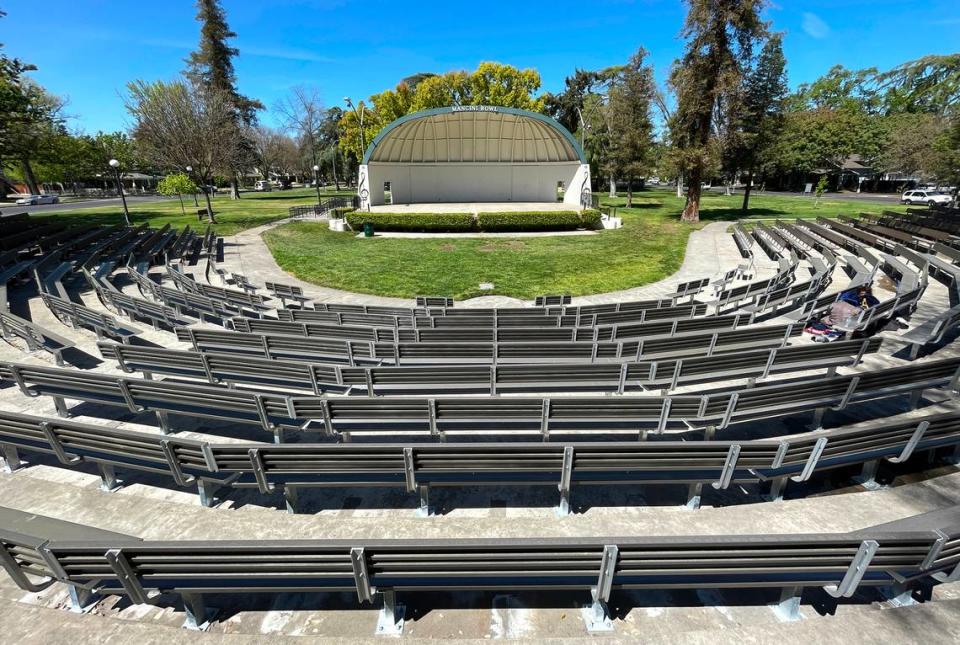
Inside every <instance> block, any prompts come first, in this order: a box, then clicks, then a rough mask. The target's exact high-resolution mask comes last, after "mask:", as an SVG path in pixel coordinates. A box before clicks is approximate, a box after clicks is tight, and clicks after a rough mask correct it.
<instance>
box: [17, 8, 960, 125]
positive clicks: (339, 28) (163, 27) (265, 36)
mask: <svg viewBox="0 0 960 645" xmlns="http://www.w3.org/2000/svg"><path fill="white" fill-rule="evenodd" d="M223 4H224V6H225V7H226V9H227V12H228V19H229V21H230V25H231V27H232V28H233V30H234V31H236V32H237V33H238V38H237V39H236V40H235V42H234V44H235V45H236V46H237V47H239V49H240V57H239V58H238V59H237V60H236V67H237V76H238V79H239V85H240V90H241V91H242V92H243V93H245V94H247V95H249V96H253V97H256V98H258V99H260V100H261V101H262V102H263V103H264V104H265V105H267V106H268V107H270V106H272V105H273V104H274V102H275V101H276V100H277V99H278V98H279V97H281V96H283V95H284V94H285V93H286V92H287V90H288V89H289V88H290V87H291V86H294V85H298V84H305V85H314V86H316V87H317V88H319V90H320V92H321V94H322V96H323V97H324V100H325V101H326V102H327V104H328V105H342V100H343V97H344V96H351V97H353V98H354V99H355V100H356V99H358V98H365V97H367V96H369V95H370V94H372V93H375V92H378V91H381V90H383V89H385V88H388V87H393V86H394V85H396V83H397V81H398V80H399V79H401V78H403V77H404V76H408V75H410V74H412V73H415V72H421V71H431V72H444V71H447V70H451V69H473V68H474V67H476V65H477V63H479V62H481V61H485V60H494V61H499V62H503V63H510V64H512V65H516V66H518V67H535V68H537V69H538V70H539V71H540V73H541V75H542V78H543V88H542V89H544V90H558V89H560V88H562V86H563V79H564V78H565V77H566V76H567V75H568V74H570V73H571V72H572V71H573V70H574V68H576V67H581V68H587V69H596V68H601V67H605V66H608V65H612V64H617V63H621V62H623V61H624V60H626V58H627V57H628V56H629V55H630V54H631V53H632V52H633V51H634V50H635V49H636V48H637V47H639V46H641V45H642V46H644V47H646V48H647V50H649V51H650V53H651V60H652V62H653V64H654V66H655V69H656V73H657V77H658V78H659V79H661V80H662V79H663V78H664V77H665V75H666V73H667V70H668V68H669V66H670V63H671V62H672V61H673V60H674V59H675V58H676V57H677V56H678V55H679V54H680V52H681V50H682V46H683V44H682V42H681V41H680V40H678V38H677V33H678V31H679V30H680V27H681V25H682V22H683V18H684V7H683V5H682V3H680V2H679V1H678V0H593V1H591V2H569V1H567V0H551V1H550V2H547V1H545V0H533V1H527V2H518V1H516V0H513V1H511V2H507V1H504V0H487V1H486V2H463V1H461V0H449V1H447V2H434V1H430V0H421V1H420V2H396V1H384V0H364V1H360V0H264V1H260V2H251V1H250V0H243V1H241V0H224V3H223ZM0 8H2V9H4V10H5V11H6V12H7V13H8V16H7V18H5V19H3V20H0V42H3V43H5V46H6V51H7V53H8V54H10V55H13V56H19V57H21V58H23V59H25V60H27V61H30V62H32V63H34V64H35V65H36V66H37V67H38V68H39V69H38V71H37V72H35V74H34V76H35V78H36V79H37V80H38V81H39V82H40V83H42V84H43V85H44V86H45V87H46V88H47V89H48V90H50V91H52V92H54V93H57V94H60V95H63V96H66V97H68V98H69V107H68V113H69V114H70V115H71V117H72V118H71V124H72V125H73V127H75V128H77V129H81V130H84V131H87V132H96V131H97V130H108V131H109V130H116V129H121V128H124V127H125V126H126V125H128V119H127V116H126V113H125V111H124V109H123V101H122V98H121V93H122V92H123V89H124V85H125V84H126V83H127V82H128V81H130V80H133V79H138V78H141V79H147V80H153V79H170V78H173V77H175V76H176V75H177V74H178V72H179V71H180V70H182V69H183V59H184V57H186V56H187V54H188V53H189V52H190V50H191V49H192V48H193V47H194V45H195V43H196V40H197V35H198V25H197V23H196V22H195V21H194V19H193V17H194V13H195V9H194V6H193V2H192V0H163V1H162V2H140V1H137V2H134V1H132V0H72V1H67V0H43V2H40V3H38V2H37V1H36V0H0ZM765 14H766V18H767V19H768V20H770V21H772V23H773V28H774V29H776V30H779V31H784V32H786V38H785V41H784V47H785V50H786V56H787V61H788V73H789V76H790V84H791V85H792V86H795V85H797V84H799V83H802V82H805V81H810V80H813V79H815V78H817V77H818V76H819V75H821V74H823V73H824V72H826V71H827V70H828V69H829V68H830V66H832V65H833V64H835V63H841V64H843V65H845V66H847V67H850V68H860V67H870V66H876V67H880V68H888V67H891V66H893V65H896V64H897V63H900V62H903V61H905V60H909V59H912V58H917V57H919V56H922V55H924V54H931V53H941V54H942V53H949V52H951V51H956V50H957V49H958V47H957V46H958V44H960V2H957V0H844V1H842V2H838V1H836V0H833V1H827V0H805V1H800V0H778V2H776V3H772V4H770V6H769V7H768V9H767V10H766V11H765ZM263 118H264V121H265V122H267V123H268V124H272V123H273V120H272V117H271V115H270V114H269V112H268V113H267V114H266V115H264V117H263Z"/></svg>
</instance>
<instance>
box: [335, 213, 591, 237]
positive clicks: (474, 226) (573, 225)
mask: <svg viewBox="0 0 960 645" xmlns="http://www.w3.org/2000/svg"><path fill="white" fill-rule="evenodd" d="M346 218H347V223H348V224H350V227H351V228H353V229H354V230H356V231H359V230H360V229H362V228H363V225H364V224H366V223H368V222H369V223H371V224H373V228H374V230H378V231H405V232H414V231H417V232H432V233H439V232H444V233H465V232H472V231H483V232H500V231H503V232H516V231H571V230H575V229H578V228H587V229H595V228H599V227H600V212H599V211H596V210H586V211H584V212H583V213H576V212H574V211H566V212H565V211H528V212H516V213H479V214H478V215H476V216H475V215H473V214H471V213H361V212H358V211H354V212H351V213H347V215H346Z"/></svg>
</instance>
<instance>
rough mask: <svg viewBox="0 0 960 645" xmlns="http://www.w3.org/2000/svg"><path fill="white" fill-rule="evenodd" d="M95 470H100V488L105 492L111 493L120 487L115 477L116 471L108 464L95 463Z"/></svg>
mask: <svg viewBox="0 0 960 645" xmlns="http://www.w3.org/2000/svg"><path fill="white" fill-rule="evenodd" d="M97 470H98V471H100V490H102V491H104V492H105V493H112V492H114V491H116V490H119V489H120V481H119V480H118V479H117V473H116V471H115V470H114V469H113V466H111V465H110V464H97Z"/></svg>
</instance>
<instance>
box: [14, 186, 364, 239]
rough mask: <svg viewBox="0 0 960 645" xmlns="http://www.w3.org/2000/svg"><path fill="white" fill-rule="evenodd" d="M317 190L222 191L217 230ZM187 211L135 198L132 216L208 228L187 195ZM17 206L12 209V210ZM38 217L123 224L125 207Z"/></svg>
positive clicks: (250, 221) (256, 222) (301, 201)
mask: <svg viewBox="0 0 960 645" xmlns="http://www.w3.org/2000/svg"><path fill="white" fill-rule="evenodd" d="M321 194H322V196H323V197H324V198H326V197H333V196H335V195H344V196H350V195H352V194H353V193H352V192H350V191H340V192H339V193H338V192H335V191H332V190H331V191H326V190H324V191H322V192H321ZM197 199H198V200H199V203H200V208H206V201H205V200H204V199H203V196H202V195H198V196H197ZM316 202H317V191H316V189H314V188H298V189H295V190H278V191H274V192H269V193H253V192H249V193H242V196H241V198H240V199H230V196H229V195H227V194H224V193H223V192H221V193H220V194H219V195H217V196H215V197H214V198H213V212H214V213H216V217H217V224H216V225H215V226H214V230H216V232H217V233H219V234H220V235H233V234H234V233H237V232H238V231H242V230H243V229H246V228H253V227H255V226H260V225H262V224H266V223H268V222H273V221H276V220H278V219H283V218H285V217H286V216H287V209H288V208H290V207H291V206H301V205H305V204H315V203H316ZM183 208H184V209H185V211H186V214H184V213H183V212H182V211H181V210H180V201H179V200H177V199H170V200H163V201H157V202H150V203H139V202H134V203H132V204H130V219H131V220H132V222H133V224H134V225H139V224H141V223H143V222H146V223H147V224H149V225H150V226H153V227H157V228H159V227H162V226H163V225H165V224H170V226H172V227H174V228H183V227H184V226H186V225H188V224H189V225H190V226H191V227H193V228H194V229H198V228H199V229H200V230H201V231H202V230H204V229H205V228H206V226H207V223H206V221H203V222H198V221H197V214H196V213H197V208H196V207H195V206H194V205H193V198H192V197H191V196H189V195H184V197H183ZM12 210H13V209H11V211H12ZM32 217H36V218H56V219H63V220H68V221H69V222H70V223H78V224H79V223H83V224H86V223H91V224H122V223H123V211H122V208H121V206H120V205H119V204H117V205H110V206H105V207H97V208H78V209H75V210H58V211H51V212H45V213H36V214H34V215H33V216H32Z"/></svg>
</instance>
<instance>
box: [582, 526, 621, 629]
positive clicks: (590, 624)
mask: <svg viewBox="0 0 960 645" xmlns="http://www.w3.org/2000/svg"><path fill="white" fill-rule="evenodd" d="M619 555H620V549H619V548H618V547H617V545H615V544H608V545H606V546H604V547H603V556H602V557H601V558H600V575H599V576H598V577H597V586H596V587H593V588H592V589H591V590H590V596H591V597H592V599H593V602H592V603H590V604H589V605H586V606H585V607H583V609H581V614H582V615H583V622H584V624H585V625H586V627H587V631H588V632H590V633H594V632H612V631H613V621H612V620H611V619H610V610H609V608H608V607H607V602H608V601H609V600H610V591H611V589H612V588H613V576H614V574H615V573H616V570H617V558H618V557H619Z"/></svg>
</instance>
